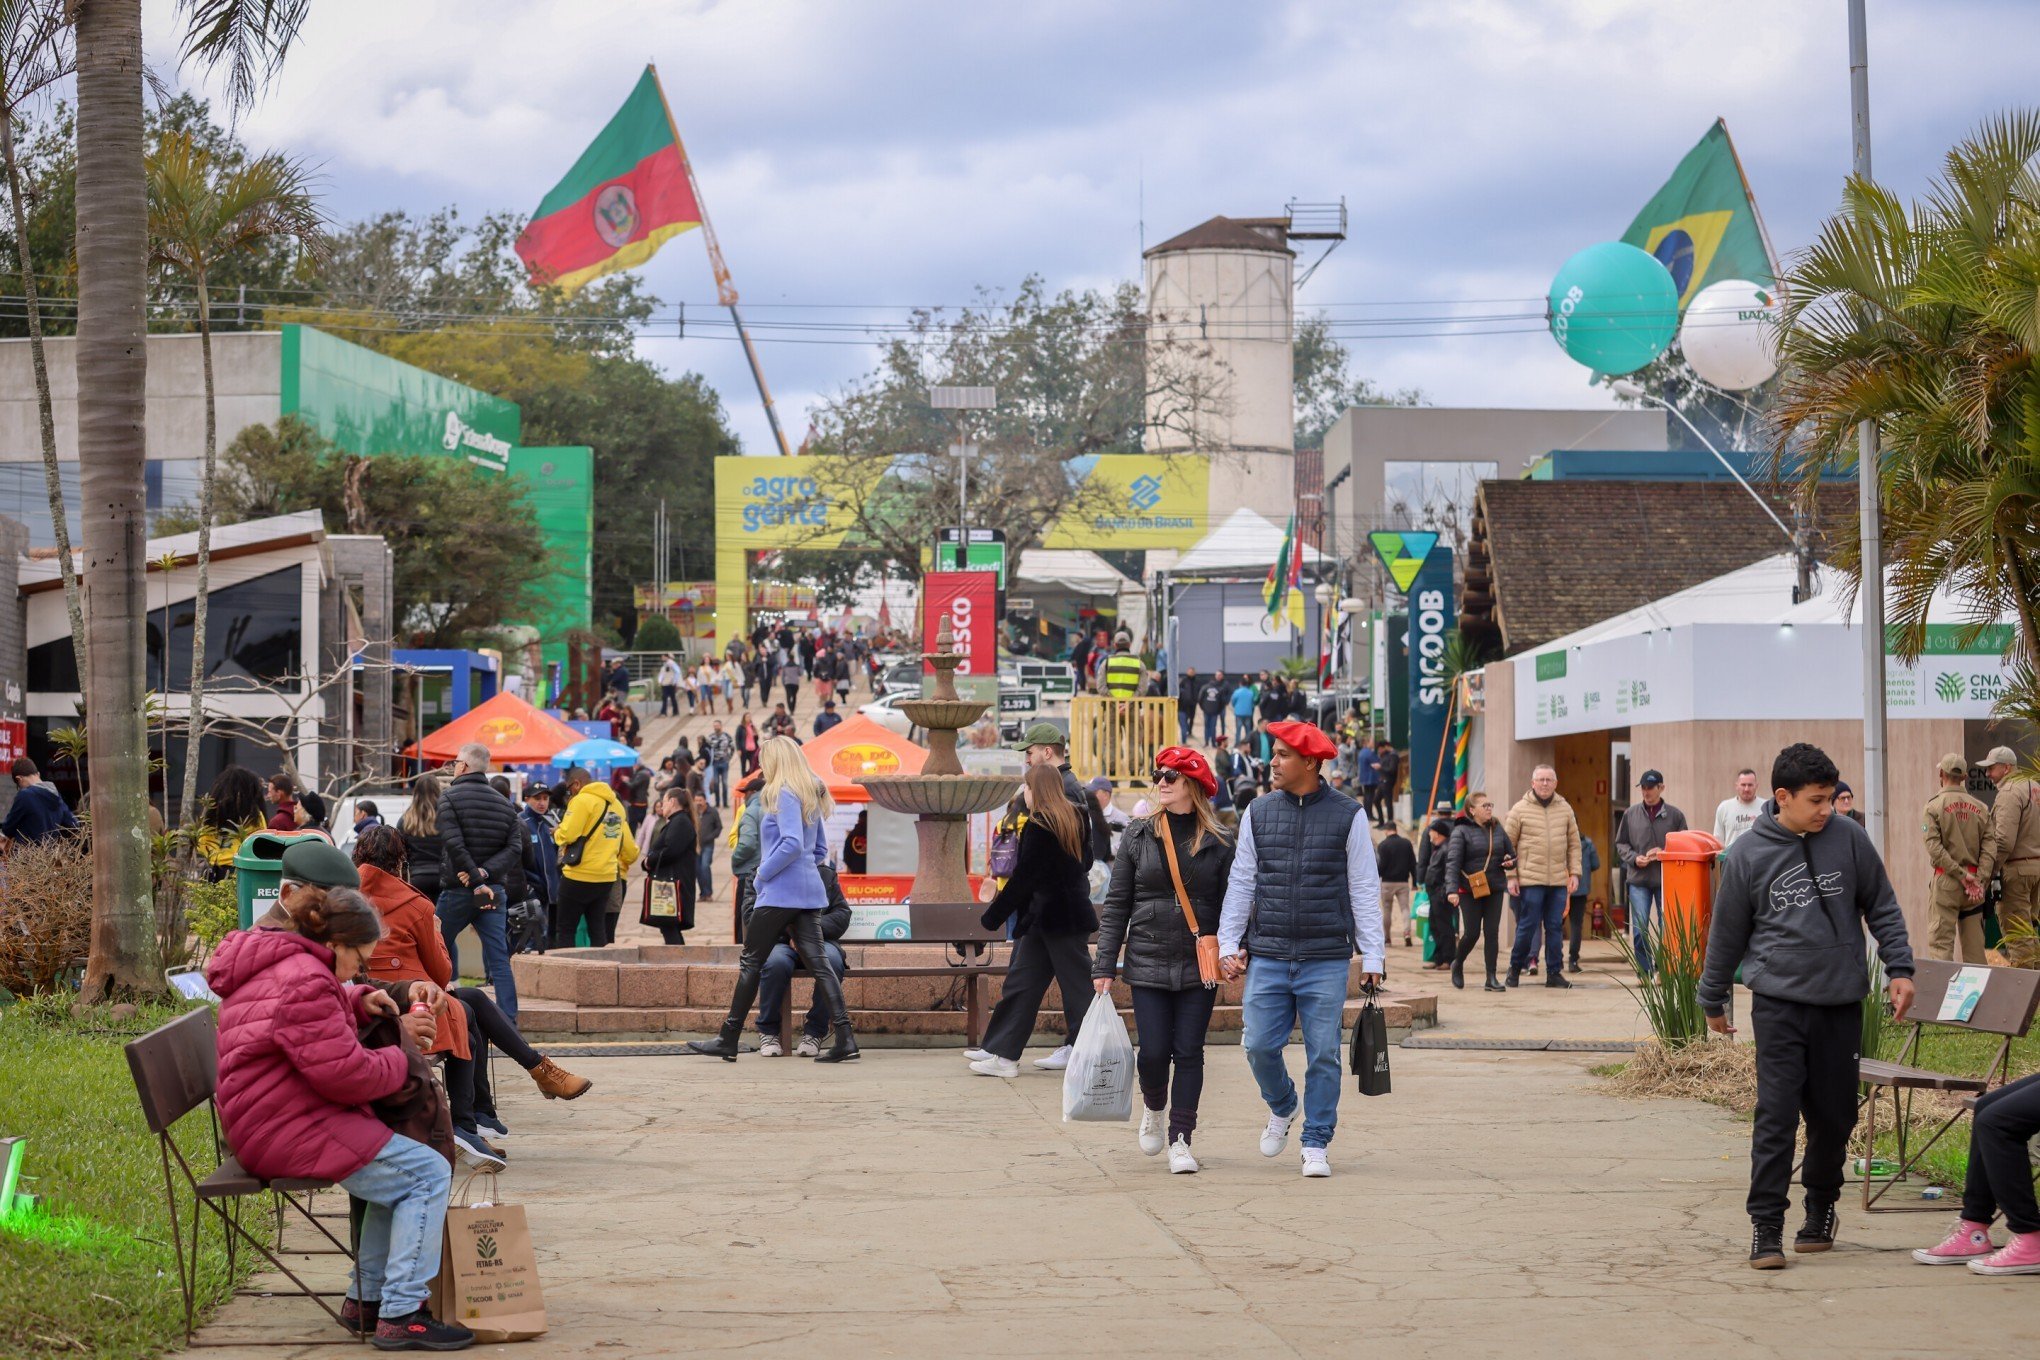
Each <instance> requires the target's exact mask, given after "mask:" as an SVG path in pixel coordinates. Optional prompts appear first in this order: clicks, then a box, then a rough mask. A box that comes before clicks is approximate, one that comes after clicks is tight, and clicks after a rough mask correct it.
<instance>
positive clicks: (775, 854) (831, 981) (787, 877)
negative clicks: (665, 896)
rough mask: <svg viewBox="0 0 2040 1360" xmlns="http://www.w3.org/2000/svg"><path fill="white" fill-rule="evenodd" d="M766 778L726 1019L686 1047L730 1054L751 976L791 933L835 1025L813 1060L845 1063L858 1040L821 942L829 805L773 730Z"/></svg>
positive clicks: (752, 985)
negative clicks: (749, 901)
mask: <svg viewBox="0 0 2040 1360" xmlns="http://www.w3.org/2000/svg"><path fill="white" fill-rule="evenodd" d="M762 757H763V764H764V773H765V784H764V787H762V788H760V789H759V790H758V805H759V808H760V809H761V813H762V815H761V816H760V818H759V824H758V845H759V856H758V870H757V875H756V878H755V880H754V887H753V891H754V893H755V895H756V902H757V905H756V906H754V907H753V908H752V910H751V917H750V921H749V923H748V924H747V925H746V926H745V929H744V952H743V956H742V957H741V958H740V959H739V960H738V962H737V988H736V992H735V994H734V995H732V996H731V997H730V1013H729V1018H728V1019H726V1020H724V1021H723V1024H722V1032H721V1033H720V1034H719V1035H717V1037H716V1038H715V1039H713V1040H707V1039H697V1040H695V1041H694V1042H693V1043H690V1044H689V1045H688V1047H689V1048H690V1049H692V1050H694V1051H695V1052H696V1053H708V1054H713V1055H715V1056H716V1057H718V1058H721V1059H722V1060H723V1061H724V1062H735V1061H736V1060H737V1039H738V1037H739V1036H740V1035H742V1034H743V1032H744V1017H745V1016H747V1015H749V1014H750V1012H751V1003H752V1002H753V1001H755V1000H756V999H757V996H758V981H759V978H760V977H761V976H762V974H763V972H764V969H765V960H766V958H767V957H768V956H770V954H771V953H772V946H774V945H776V944H778V943H779V941H780V938H781V937H782V936H787V935H790V936H791V937H792V940H793V949H794V953H795V955H796V956H798V958H799V959H800V966H801V967H802V968H803V969H805V970H807V972H808V974H809V975H810V976H811V977H813V978H814V980H815V990H816V992H817V994H818V995H819V996H820V997H821V999H822V1001H823V1003H824V1004H825V1005H826V1006H827V1008H828V1012H829V1018H830V1023H831V1024H832V1025H834V1027H835V1042H834V1043H833V1044H831V1045H830V1046H829V1047H828V1048H825V1049H823V1050H822V1052H821V1053H820V1054H818V1055H816V1057H815V1061H816V1062H825V1063H838V1062H847V1061H849V1060H850V1059H852V1058H855V1057H856V1056H857V1040H856V1039H855V1038H854V1037H852V1035H851V1033H850V1012H849V1010H848V1009H847V1008H846V1007H845V1006H844V1004H843V988H842V985H841V984H840V983H838V982H837V981H836V973H835V970H834V969H832V968H830V967H829V964H828V959H827V956H826V954H825V953H824V951H823V949H822V912H823V910H824V909H826V908H827V907H828V905H829V892H828V888H827V885H825V884H824V883H823V881H822V873H821V866H822V865H824V864H827V863H828V862H829V843H828V839H827V837H826V836H825V835H824V824H825V823H826V822H827V821H828V818H829V814H830V813H831V812H833V811H834V810H835V803H834V802H833V801H832V800H831V799H830V798H829V791H828V789H827V788H826V787H825V786H824V785H823V784H822V781H821V780H820V779H819V778H817V777H816V775H815V772H814V771H813V770H811V769H809V768H808V763H807V757H806V756H804V755H802V754H801V750H800V743H799V742H797V741H794V740H793V739H792V738H791V737H772V738H769V739H768V740H767V741H766V742H765V745H764V750H763V753H762Z"/></svg>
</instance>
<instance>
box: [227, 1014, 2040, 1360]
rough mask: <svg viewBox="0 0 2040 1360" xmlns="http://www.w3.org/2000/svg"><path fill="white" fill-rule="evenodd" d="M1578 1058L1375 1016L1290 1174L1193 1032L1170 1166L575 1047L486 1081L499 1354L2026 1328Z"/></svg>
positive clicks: (966, 1111)
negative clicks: (1412, 1035) (1811, 1225)
mask: <svg viewBox="0 0 2040 1360" xmlns="http://www.w3.org/2000/svg"><path fill="white" fill-rule="evenodd" d="M1572 995H1575V996H1577V995H1578V994H1577V993H1575V994H1572ZM1540 999H1541V998H1540ZM1495 1000H1496V1001H1497V1002H1498V1003H1499V1002H1500V1001H1501V1000H1502V999H1501V998H1496V999H1495ZM1501 1014H1502V1012H1501V1011H1500V1009H1499V1006H1498V1009H1497V1010H1496V1012H1495V1013H1494V1016H1495V1017H1496V1018H1499V1016H1500V1015H1501ZM1299 1059H1300V1054H1299V1053H1298V1051H1297V1050H1294V1049H1292V1050H1291V1060H1292V1063H1293V1064H1294V1063H1295V1062H1297V1061H1298V1060H1299ZM1596 1061H1605V1059H1596V1058H1591V1057H1585V1056H1581V1055H1561V1054H1553V1053H1497V1052H1476V1053H1441V1052H1412V1051H1399V1052H1397V1054H1396V1055H1395V1074H1394V1075H1395V1094H1394V1095H1392V1096H1390V1097H1387V1098H1385V1099H1378V1100H1371V1101H1370V1100H1364V1099H1362V1098H1361V1097H1359V1096H1357V1095H1355V1094H1353V1093H1352V1092H1351V1091H1350V1090H1348V1092H1347V1093H1346V1095H1345V1098H1344V1100H1343V1102H1342V1106H1341V1115H1342V1117H1343V1119H1344V1123H1343V1125H1342V1127H1341V1130H1340V1133H1339V1136H1338V1138H1337V1139H1336V1141H1335V1142H1334V1144H1333V1147H1332V1158H1333V1162H1334V1165H1335V1167H1336V1168H1337V1174H1336V1175H1335V1176H1334V1177H1333V1178H1332V1179H1331V1180H1329V1181H1304V1180H1302V1179H1301V1178H1299V1177H1298V1175H1297V1174H1296V1162H1295V1152H1294V1149H1293V1147H1292V1149H1291V1150H1290V1151H1289V1152H1288V1153H1287V1154H1286V1155H1284V1156H1282V1157H1280V1158H1277V1159H1274V1160H1264V1159H1263V1158H1261V1157H1260V1156H1259V1154H1258V1152H1257V1151H1256V1149H1255V1147H1254V1140H1255V1137H1256V1135H1257V1133H1258V1130H1259V1127H1260V1124H1261V1120H1262V1117H1263V1112H1262V1109H1261V1107H1260V1105H1259V1104H1258V1102H1257V1101H1256V1099H1255V1097H1254V1094H1253V1088H1252V1083H1251V1081H1250V1079H1249V1077H1248V1075H1247V1072H1246V1070H1245V1064H1244V1063H1243V1062H1242V1061H1241V1059H1240V1057H1239V1055H1238V1053H1237V1052H1236V1051H1234V1050H1233V1049H1232V1048H1231V1047H1230V1046H1226V1047H1215V1048H1213V1049H1212V1051H1211V1055H1210V1081H1209V1083H1208V1085H1207V1088H1206V1092H1205V1123H1204V1127H1203V1128H1202V1129H1201V1130H1200V1132H1199V1134H1198V1138H1197V1146H1198V1150H1199V1153H1200V1155H1201V1156H1202V1157H1203V1158H1204V1159H1205V1170H1204V1172H1203V1173H1202V1174H1200V1175H1197V1176H1194V1177H1191V1176H1171V1175H1169V1174H1168V1173H1167V1171H1166V1169H1165V1166H1164V1164H1163V1162H1162V1161H1161V1160H1160V1159H1156V1160H1150V1159H1148V1158H1145V1157H1142V1156H1141V1155H1139V1153H1138V1151H1137V1150H1136V1148H1135V1147H1134V1140H1133V1131H1132V1129H1131V1128H1130V1127H1126V1126H1105V1125H1088V1124H1086V1125H1067V1124H1064V1123H1062V1122H1061V1119H1060V1105H1059V1103H1058V1102H1059V1094H1060V1083H1059V1081H1057V1080H1056V1079H1055V1078H1054V1077H1052V1076H1050V1075H1047V1074H1040V1073H1035V1072H1032V1071H1029V1072H1028V1073H1027V1074H1026V1075H1024V1076H1022V1077H1021V1078H1020V1079H1019V1080H1017V1081H1013V1082H1002V1081H996V1080H990V1079H986V1078H980V1077H973V1076H970V1075H967V1074H966V1073H965V1072H964V1069H963V1064H962V1062H961V1060H960V1059H959V1058H958V1057H957V1056H956V1055H955V1054H953V1053H941V1052H915V1051H902V1050H888V1051H880V1052H874V1053H872V1054H870V1055H869V1056H867V1057H866V1058H865V1059H864V1060H863V1061H862V1062H861V1063H859V1064H857V1065H855V1066H852V1067H847V1068H836V1069H830V1068H818V1067H815V1066H814V1065H813V1064H810V1063H803V1062H799V1061H797V1060H792V1059H781V1060H765V1059H758V1058H747V1059H745V1060H744V1061H742V1062H739V1063H738V1064H736V1065H734V1066H729V1065H725V1064H722V1063H717V1062H711V1061H708V1060H704V1059H682V1058H612V1059H592V1060H583V1059H576V1060H575V1063H574V1065H575V1066H577V1067H580V1068H582V1069H583V1070H585V1071H586V1072H588V1073H589V1074H590V1075H592V1076H594V1078H595V1079H596V1082H597V1086H596V1089H595V1090H594V1091H593V1092H592V1093H591V1094H590V1095H589V1096H587V1097H585V1098H583V1099H582V1100H580V1101H579V1102H576V1103H574V1104H572V1105H561V1104H551V1105H548V1104H546V1103H544V1102H543V1101H540V1100H538V1099H537V1098H536V1096H535V1094H534V1093H532V1092H531V1091H529V1090H528V1089H526V1088H525V1087H523V1085H522V1084H521V1083H513V1082H507V1081H506V1083H505V1086H506V1090H507V1097H508V1098H507V1100H506V1102H505V1105H504V1114H505V1117H506V1118H507V1119H508V1120H509V1121H510V1123H511V1126H512V1128H513V1129H514V1130H515V1132H514V1133H513V1135H512V1137H511V1138H510V1139H509V1140H508V1143H509V1147H510V1149H511V1152H512V1156H513V1167H514V1171H513V1173H512V1174H511V1175H509V1176H507V1177H506V1178H505V1179H504V1181H503V1194H504V1197H505V1198H506V1199H511V1200H514V1201H516V1202H518V1203H522V1204H524V1205H526V1206H527V1207H528V1208H529V1211H530V1216H531V1222H532V1226H533V1229H534V1232H535V1234H536V1236H537V1240H538V1243H539V1246H540V1253H539V1257H540V1270H541V1273H542V1275H543V1278H544V1285H545V1290H546V1295H547V1301H548V1306H549V1309H550V1313H551V1320H552V1325H553V1331H552V1332H551V1334H550V1335H549V1336H547V1337H545V1338H543V1339H541V1340H540V1341H537V1342H534V1343H531V1344H529V1345H526V1346H522V1347H519V1348H518V1349H517V1350H516V1351H515V1352H505V1353H506V1354H510V1353H514V1354H517V1355H522V1356H525V1357H529V1360H552V1358H554V1357H591V1358H592V1357H601V1358H603V1360H625V1358H626V1357H655V1356H672V1355H680V1354H687V1355H709V1356H722V1355H732V1356H734V1355H744V1356H781V1355H785V1356H813V1355H816V1354H825V1355H841V1356H864V1355H873V1356H880V1355H894V1356H944V1355H957V1354H985V1355H1001V1356H1005V1355H1014V1356H1020V1355H1043V1356H1058V1357H1067V1356H1071V1355H1085V1354H1100V1355H1104V1354H1111V1355H1129V1356H1147V1355H1155V1356H1163V1355H1168V1356H1185V1355H1196V1356H1232V1355H1241V1356H1267V1355H1310V1356H1344V1355H1353V1354H1357V1353H1360V1352H1361V1351H1362V1350H1363V1349H1384V1350H1386V1351H1388V1352H1389V1353H1394V1354H1401V1355H1448V1354H1449V1355H1453V1356H1485V1355H1510V1356H1522V1355H1536V1356H1543V1355H1552V1356H1561V1355H1563V1356H1610V1357H1615V1356H1620V1357H1632V1356H1639V1355H1642V1356H1650V1355H1666V1354H1671V1353H1674V1349H1675V1348H1677V1349H1678V1350H1680V1351H1683V1352H1684V1353H1687V1354H1695V1355H1724V1354H1730V1353H1736V1354H1750V1355H1780V1356H1784V1355H1790V1356H1793V1357H1797V1358H1799V1360H1819V1358H1821V1357H1836V1358H1837V1360H1840V1358H1841V1357H1849V1358H1850V1360H1855V1357H1861V1356H1867V1355H1875V1356H1889V1355H1900V1354H1904V1355H1944V1354H1945V1355H1949V1356H1957V1355H1960V1356H1963V1357H1968V1356H1973V1355H1976V1354H1979V1353H1990V1354H2003V1355H2018V1354H2030V1353H2032V1352H2033V1350H2034V1348H2035V1347H2036V1346H2040V1308H2036V1307H2035V1305H2036V1303H2040V1280H2024V1279H2012V1280H2006V1281H1986V1280H1982V1279H1978V1278H1976V1277H1974V1276H1972V1275H1969V1274H1968V1273H1967V1272H1966V1271H1946V1270H1942V1271H1932V1270H1927V1269H1924V1268H1921V1267H1918V1266H1915V1265H1913V1264H1912V1263H1911V1262H1910V1260H1909V1259H1908V1257H1907V1256H1906V1255H1905V1252H1906V1250H1907V1249H1908V1248H1910V1247H1913V1246H1916V1245H1919V1244H1921V1243H1922V1242H1925V1241H1927V1240H1929V1239H1930V1237H1931V1236H1932V1235H1933V1234H1934V1232H1935V1230H1936V1229H1937V1228H1940V1227H1942V1226H1943V1225H1944V1216H1943V1215H1939V1214H1919V1215H1892V1216H1888V1217H1880V1218H1876V1219H1871V1220H1867V1221H1866V1219H1865V1218H1864V1216H1863V1215H1862V1214H1861V1213H1859V1212H1856V1211H1854V1210H1852V1209H1849V1208H1846V1207H1845V1209H1844V1213H1843V1219H1842V1223H1843V1234H1842V1236H1843V1243H1842V1246H1841V1247H1840V1248H1839V1249H1838V1250H1837V1251H1835V1252H1834V1253H1832V1254H1831V1255H1828V1256H1825V1257H1808V1258H1803V1259H1796V1260H1795V1261H1794V1263H1793V1266H1792V1268H1791V1269H1789V1270H1786V1271H1783V1272H1781V1273H1778V1274H1762V1275H1760V1274H1755V1273H1753V1272H1751V1271H1750V1270H1749V1269H1748V1268H1747V1267H1746V1266H1745V1264H1744V1263H1743V1256H1744V1254H1745V1252H1746V1251H1747V1242H1748V1237H1747V1227H1746V1222H1745V1220H1744V1218H1743V1214H1742V1195H1743V1178H1744V1173H1745V1166H1746V1158H1747V1149H1748V1141H1749V1137H1748V1126H1747V1125H1746V1124H1744V1123H1742V1122H1741V1121H1739V1120H1737V1119H1735V1118H1734V1117H1732V1116H1730V1115H1728V1114H1726V1113H1723V1112H1721V1111H1719V1110H1716V1109H1713V1108H1711V1107H1708V1106H1704V1105H1699V1104H1695V1103H1688V1102H1641V1103H1638V1102H1627V1101H1620V1100H1616V1099H1613V1098H1610V1097H1607V1096H1604V1095H1601V1094H1598V1093H1597V1092H1596V1091H1595V1089H1594V1085H1595V1083H1594V1079H1593V1077H1592V1076H1591V1075H1590V1074H1589V1073H1588V1071H1587V1068H1588V1066H1589V1064H1590V1063H1592V1062H1596ZM324 1259H325V1260H328V1261H330V1258H324ZM326 1268H327V1269H330V1266H327V1267H326ZM329 1325H330V1324H329ZM318 1332H319V1328H318V1327H317V1326H316V1325H315V1322H314V1320H313V1318H312V1317H311V1315H310V1314H309V1313H308V1312H307V1310H306V1307H305V1305H302V1304H299V1303H295V1302H287V1301H281V1300H258V1299H239V1300H236V1301H235V1302H234V1303H233V1304H232V1305H231V1306H230V1307H229V1308H228V1309H227V1311H226V1313H225V1315H224V1317H223V1319H222V1321H221V1322H219V1323H216V1324H215V1325H214V1326H213V1327H212V1328H210V1329H209V1330H208V1333H207V1334H206V1336H205V1338H204V1339H205V1340H206V1341H208V1342H228V1341H231V1340H233V1339H235V1338H237V1337H249V1336H253V1335H267V1336H276V1335H279V1334H281V1335H292V1334H296V1335H305V1334H318ZM212 1353H213V1354H218V1355H223V1356H237V1355H238V1356H245V1357H247V1358H248V1360H253V1357H254V1356H256V1355H257V1354H261V1355H269V1356H274V1355H277V1354H279V1353H281V1354H285V1355H290V1354H293V1353H295V1354H299V1355H307V1356H309V1355H333V1356H340V1355H346V1354H358V1353H359V1352H358V1351H350V1350H343V1349H341V1348H340V1347H338V1346H335V1347H332V1348H331V1349H328V1348H327V1347H325V1346H307V1347H302V1348H296V1349H295V1350H294V1351H293V1350H291V1349H285V1350H283V1351H281V1352H279V1351H278V1350H277V1349H274V1348H271V1349H265V1350H263V1351H260V1352H257V1351H255V1350H253V1349H252V1348H249V1349H246V1350H241V1349H239V1348H231V1347H230V1348H229V1349H228V1350H226V1351H223V1352H222V1351H215V1352H212Z"/></svg>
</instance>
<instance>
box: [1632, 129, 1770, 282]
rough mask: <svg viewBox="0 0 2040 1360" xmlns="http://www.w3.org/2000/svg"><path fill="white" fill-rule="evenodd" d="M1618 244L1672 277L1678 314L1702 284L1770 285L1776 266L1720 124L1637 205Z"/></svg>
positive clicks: (1726, 130)
mask: <svg viewBox="0 0 2040 1360" xmlns="http://www.w3.org/2000/svg"><path fill="white" fill-rule="evenodd" d="M1622 239H1623V240H1624V241H1625V242H1627V243H1628V244H1630V245H1633V246H1640V247H1642V248H1643V249H1644V250H1647V251H1649V252H1650V253H1651V254H1652V255H1655V256H1656V257H1657V258H1658V260H1659V262H1660V263H1662V264H1663V265H1664V267H1665V268H1666V269H1669V270H1670V271H1671V272H1672V282H1673V283H1674V284H1676V285H1677V286H1678V289H1679V310H1680V312H1682V313H1683V312H1684V311H1685V310H1686V304H1687V303H1689V302H1691V301H1692V300H1693V295H1694V294H1695V293H1698V292H1699V291H1700V290H1701V289H1702V288H1705V287H1706V286H1707V285H1708V284H1710V283H1719V282H1720V281H1721V280H1723V279H1748V280H1750V282H1752V283H1760V284H1772V283H1775V282H1777V275H1778V271H1777V265H1776V264H1775V262H1774V261H1773V259H1772V255H1771V243H1770V240H1769V238H1768V237H1766V236H1765V234H1764V222H1763V219H1762V218H1761V217H1759V216H1758V215H1757V201H1756V199H1755V198H1754V197H1752V196H1751V194H1750V185H1749V181H1748V180H1747V179H1745V178H1743V171H1742V162H1741V160H1739V159H1738V158H1737V157H1736V154H1735V143H1734V142H1732V141H1730V140H1729V137H1728V124H1727V123H1725V122H1723V121H1722V120H1720V119H1718V118H1717V119H1715V121H1714V126H1713V127H1711V128H1708V129H1707V135H1706V136H1704V137H1702V138H1701V139H1700V143H1699V145H1698V146H1695V147H1694V148H1693V149H1692V150H1691V151H1688V152H1687V153H1686V158H1685V159H1684V160H1682V161H1680V162H1679V168H1678V169H1677V170H1674V171H1673V172H1672V177H1671V178H1670V179H1668V180H1666V181H1665V187H1664V188H1662V189H1660V190H1658V191H1657V194H1656V195H1655V196H1654V197H1653V198H1652V199H1651V200H1650V202H1649V203H1646V204H1645V205H1644V208H1643V211H1642V212H1640V213H1638V214H1637V215H1636V220H1635V221H1634V222H1631V223H1630V224H1629V230H1628V231H1625V232H1623V233H1622Z"/></svg>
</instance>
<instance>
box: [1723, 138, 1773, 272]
mask: <svg viewBox="0 0 2040 1360" xmlns="http://www.w3.org/2000/svg"><path fill="white" fill-rule="evenodd" d="M1714 121H1715V122H1717V123H1719V124H1721V135H1722V136H1723V137H1724V138H1726V139H1727V141H1728V158H1729V159H1730V160H1731V161H1734V162H1735V177H1736V178H1737V179H1739V180H1741V181H1742V193H1743V200H1744V201H1745V202H1747V203H1748V204H1749V205H1750V216H1751V218H1753V219H1754V220H1755V221H1756V224H1757V239H1758V240H1759V241H1762V242H1763V243H1764V259H1765V260H1766V261H1768V262H1769V263H1770V266H1771V282H1772V284H1773V285H1774V286H1775V285H1776V284H1777V282H1778V252H1777V251H1775V250H1773V249H1772V248H1771V233H1770V232H1769V231H1766V230H1765V229H1764V210H1763V209H1762V208H1760V207H1758V206H1757V196H1756V193H1755V192H1754V191H1753V190H1751V188H1750V177H1749V175H1748V174H1747V173H1746V172H1745V171H1744V170H1743V164H1742V153H1741V152H1740V151H1737V150H1736V149H1735V134H1734V133H1732V132H1730V131H1729V130H1728V120H1727V119H1726V118H1717V119H1715V120H1714Z"/></svg>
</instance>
